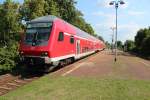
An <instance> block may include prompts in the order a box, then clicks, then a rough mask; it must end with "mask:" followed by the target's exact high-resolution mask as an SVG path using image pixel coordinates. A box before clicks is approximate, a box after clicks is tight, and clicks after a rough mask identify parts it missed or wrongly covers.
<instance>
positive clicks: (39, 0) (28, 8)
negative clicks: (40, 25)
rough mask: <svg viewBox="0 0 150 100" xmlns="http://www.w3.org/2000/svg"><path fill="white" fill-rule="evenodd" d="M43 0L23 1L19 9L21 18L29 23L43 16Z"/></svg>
mask: <svg viewBox="0 0 150 100" xmlns="http://www.w3.org/2000/svg"><path fill="white" fill-rule="evenodd" d="M45 3H46V2H45V0H25V1H24V3H23V5H22V6H21V8H20V13H21V18H22V19H24V20H26V21H29V20H31V19H34V18H36V17H39V16H44V15H45V9H44V7H45Z"/></svg>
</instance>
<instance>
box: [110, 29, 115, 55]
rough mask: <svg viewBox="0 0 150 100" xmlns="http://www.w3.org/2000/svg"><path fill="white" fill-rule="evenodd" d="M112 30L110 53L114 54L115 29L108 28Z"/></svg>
mask: <svg viewBox="0 0 150 100" xmlns="http://www.w3.org/2000/svg"><path fill="white" fill-rule="evenodd" d="M110 29H111V30H112V32H113V33H112V53H113V52H114V32H115V29H116V27H111V28H110Z"/></svg>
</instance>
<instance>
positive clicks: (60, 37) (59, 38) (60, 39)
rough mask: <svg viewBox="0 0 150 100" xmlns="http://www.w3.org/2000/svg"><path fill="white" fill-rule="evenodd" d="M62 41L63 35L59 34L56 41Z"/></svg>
mask: <svg viewBox="0 0 150 100" xmlns="http://www.w3.org/2000/svg"><path fill="white" fill-rule="evenodd" d="M63 40H64V33H63V32H59V36H58V41H63Z"/></svg>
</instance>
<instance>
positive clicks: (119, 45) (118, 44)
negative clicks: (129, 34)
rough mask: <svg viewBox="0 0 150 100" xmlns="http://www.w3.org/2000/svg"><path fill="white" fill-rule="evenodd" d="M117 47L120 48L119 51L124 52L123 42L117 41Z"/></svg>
mask: <svg viewBox="0 0 150 100" xmlns="http://www.w3.org/2000/svg"><path fill="white" fill-rule="evenodd" d="M117 47H118V49H120V50H122V49H123V48H122V47H123V43H122V42H121V41H117Z"/></svg>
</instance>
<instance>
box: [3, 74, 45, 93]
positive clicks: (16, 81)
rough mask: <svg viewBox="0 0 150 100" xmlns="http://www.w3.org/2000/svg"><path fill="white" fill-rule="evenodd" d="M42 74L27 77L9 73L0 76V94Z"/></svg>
mask: <svg viewBox="0 0 150 100" xmlns="http://www.w3.org/2000/svg"><path fill="white" fill-rule="evenodd" d="M41 76H43V75H31V76H29V77H26V78H25V77H24V78H23V77H21V76H13V75H10V74H6V75H2V76H0V96H2V95H4V94H6V93H8V92H10V91H13V90H15V89H17V88H19V87H21V86H24V85H26V84H28V83H30V82H32V81H34V80H37V79H38V78H40V77H41Z"/></svg>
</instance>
